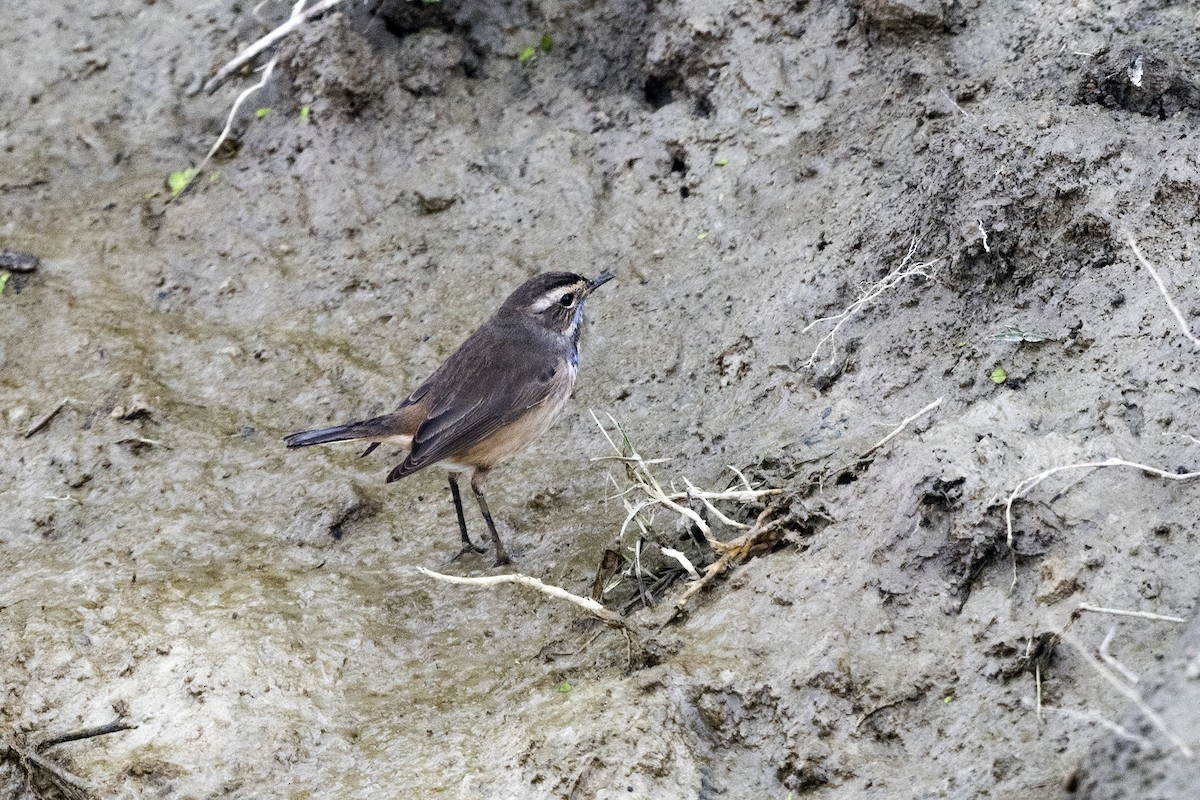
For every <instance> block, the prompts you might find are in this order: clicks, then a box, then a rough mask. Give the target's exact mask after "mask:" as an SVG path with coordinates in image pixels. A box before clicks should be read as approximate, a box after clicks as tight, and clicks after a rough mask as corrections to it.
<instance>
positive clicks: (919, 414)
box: [858, 397, 945, 461]
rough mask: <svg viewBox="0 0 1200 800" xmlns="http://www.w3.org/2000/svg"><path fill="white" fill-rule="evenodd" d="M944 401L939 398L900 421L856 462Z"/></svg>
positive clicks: (942, 398)
mask: <svg viewBox="0 0 1200 800" xmlns="http://www.w3.org/2000/svg"><path fill="white" fill-rule="evenodd" d="M944 399H945V398H944V397H939V398H938V399H937V400H934V401H933V402H932V403H930V404H929V405H927V406H925V407H924V408H922V409H921V410H920V411H918V412H917V413H915V414H913V415H912V416H911V417H906V418H905V419H904V421H902V422H901V423H900V424H899V425H897V426H896V427H895V429H894V430H893V431H892V432H891V433H889V434H888V435H887V436H885V437H883V438H882V439H880V440H879V441H878V442H876V443H875V444H873V445H872V446H871V447H870V448H869V449H868V450H867V451H866V452H865V453H863V454H862V455H861V456H859V457H858V460H859V461H862V460H863V459H864V458H866V457H867V456H869V455H871V453H874V452H875V451H876V450H878V449H879V448H881V447H883V446H884V445H885V444H887V443H888V442H890V441H891V440H892V439H894V438H896V437H897V436H899V435H900V432H901V431H903V430H904V429H905V428H907V427H908V426H909V425H911V424H912V423H913V422H915V421H916V420H918V419H920V418H921V417H923V416H925V415H926V414H928V413H929V412H930V411H933V410H934V409H935V408H937V407H938V406H940V405H941V404H942V400H944Z"/></svg>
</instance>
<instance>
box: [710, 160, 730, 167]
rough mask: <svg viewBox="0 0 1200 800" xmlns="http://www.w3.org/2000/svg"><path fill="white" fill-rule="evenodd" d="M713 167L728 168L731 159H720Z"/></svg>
mask: <svg viewBox="0 0 1200 800" xmlns="http://www.w3.org/2000/svg"><path fill="white" fill-rule="evenodd" d="M713 165H714V166H718V167H727V166H729V159H728V158H718V159H717V160H716V161H714V162H713Z"/></svg>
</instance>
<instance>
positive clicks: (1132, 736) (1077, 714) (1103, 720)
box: [1040, 706, 1154, 747]
mask: <svg viewBox="0 0 1200 800" xmlns="http://www.w3.org/2000/svg"><path fill="white" fill-rule="evenodd" d="M1040 710H1041V711H1053V712H1054V713H1056V714H1063V715H1065V716H1068V717H1072V718H1074V719H1078V720H1081V721H1083V722H1094V723H1095V724H1097V725H1101V726H1103V727H1105V728H1107V729H1108V730H1110V731H1112V732H1113V733H1114V734H1116V735H1117V736H1120V737H1121V738H1122V739H1126V740H1128V741H1130V742H1137V743H1138V744H1140V745H1141V746H1143V747H1153V746H1154V743H1153V742H1151V741H1150V740H1149V739H1147V738H1146V737H1145V736H1139V735H1138V734H1136V733H1134V732H1133V731H1130V730H1128V729H1126V728H1123V727H1121V726H1120V725H1118V724H1117V723H1115V722H1113V721H1112V720H1111V719H1108V718H1107V717H1104V716H1102V715H1100V714H1097V713H1096V712H1094V711H1074V710H1072V709H1070V708H1062V707H1061V706H1041V708H1040Z"/></svg>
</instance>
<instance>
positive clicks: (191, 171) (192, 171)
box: [167, 167, 200, 197]
mask: <svg viewBox="0 0 1200 800" xmlns="http://www.w3.org/2000/svg"><path fill="white" fill-rule="evenodd" d="M199 174H200V171H199V170H198V169H196V168H195V167H188V168H187V169H181V170H179V171H178V172H172V173H171V174H170V175H168V176H167V188H168V189H170V190H171V197H176V196H178V195H179V193H180V192H182V191H183V190H184V189H186V188H187V187H188V185H189V184H190V183H191V182H192V180H193V179H195V177H196V176H197V175H199Z"/></svg>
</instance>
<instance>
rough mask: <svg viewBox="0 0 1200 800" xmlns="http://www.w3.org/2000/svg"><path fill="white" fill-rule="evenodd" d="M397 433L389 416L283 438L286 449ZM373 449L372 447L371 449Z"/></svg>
mask: <svg viewBox="0 0 1200 800" xmlns="http://www.w3.org/2000/svg"><path fill="white" fill-rule="evenodd" d="M396 433H397V431H396V429H395V426H394V421H393V420H392V419H391V415H385V416H382V417H375V418H374V419H365V420H362V421H361V422H348V423H346V424H345V425H334V426H333V427H332V428H321V429H319V430H315V431H300V432H299V433H293V434H292V435H291V436H285V437H284V438H283V441H284V443H285V444H286V445H287V446H288V447H308V446H309V445H310V444H326V443H328V442H348V441H353V440H355V439H382V438H385V437H389V436H394V435H396ZM371 449H372V450H373V449H375V448H374V447H372V448H371Z"/></svg>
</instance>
